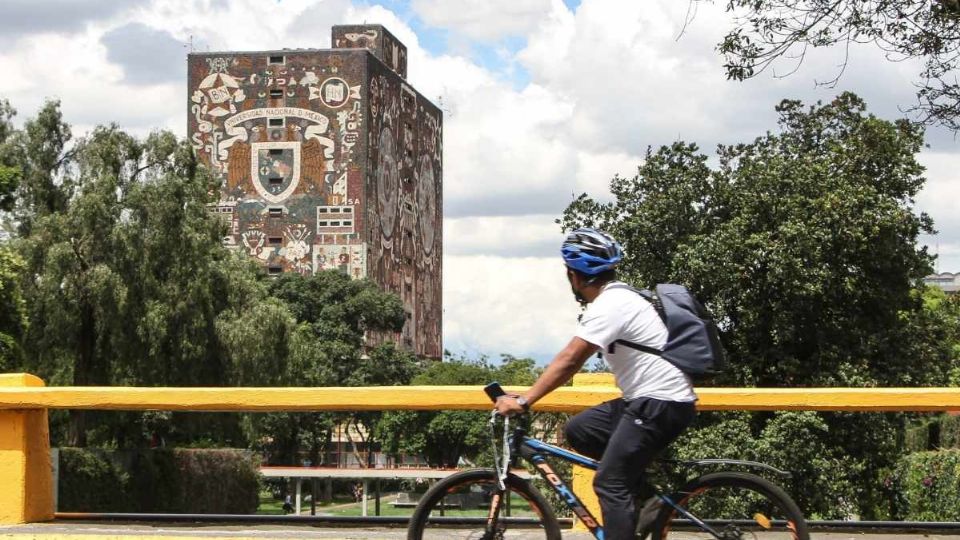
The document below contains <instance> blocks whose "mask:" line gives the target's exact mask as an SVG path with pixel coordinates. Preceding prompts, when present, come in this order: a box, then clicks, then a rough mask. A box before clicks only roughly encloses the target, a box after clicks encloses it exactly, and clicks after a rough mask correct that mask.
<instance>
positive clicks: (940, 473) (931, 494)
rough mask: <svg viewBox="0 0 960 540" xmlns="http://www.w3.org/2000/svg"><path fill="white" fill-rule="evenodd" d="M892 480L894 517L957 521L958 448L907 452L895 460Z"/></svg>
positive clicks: (959, 518) (959, 515)
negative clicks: (894, 501) (895, 495)
mask: <svg viewBox="0 0 960 540" xmlns="http://www.w3.org/2000/svg"><path fill="white" fill-rule="evenodd" d="M893 483H894V486H893V487H894V489H895V492H896V493H897V501H896V502H897V504H896V510H897V514H898V515H897V517H898V518H900V519H903V520H909V521H960V450H939V451H931V452H915V453H913V454H908V455H906V456H904V457H903V458H902V459H901V460H900V462H899V463H898V464H897V469H896V473H895V475H894V478H893Z"/></svg>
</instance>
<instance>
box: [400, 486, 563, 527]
mask: <svg viewBox="0 0 960 540" xmlns="http://www.w3.org/2000/svg"><path fill="white" fill-rule="evenodd" d="M507 487H508V489H507V491H506V492H505V493H504V492H500V491H499V490H498V486H497V484H496V482H495V481H494V478H493V475H492V474H491V475H486V476H483V477H479V475H474V476H472V477H469V476H468V477H465V478H464V479H463V480H462V481H459V482H451V483H449V484H448V485H445V486H443V490H442V493H439V492H434V493H428V494H427V495H424V497H425V499H422V500H421V508H419V509H418V515H417V516H415V521H417V522H418V523H417V527H416V530H417V531H418V533H417V534H419V535H420V536H416V538H420V539H430V540H434V539H436V540H441V539H443V540H448V539H450V540H457V539H462V540H467V539H469V540H480V539H488V540H501V539H503V540H511V539H515V540H521V539H522V540H541V539H548V538H554V537H552V536H551V535H550V534H548V532H547V530H546V529H545V528H544V526H543V516H542V510H541V509H540V505H541V504H542V503H541V502H539V501H537V500H535V499H536V497H535V496H534V495H532V494H531V492H530V491H529V487H527V485H526V484H523V485H511V483H509V482H508V485H507ZM550 519H553V518H552V516H551V517H550Z"/></svg>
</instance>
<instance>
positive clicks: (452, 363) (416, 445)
mask: <svg viewBox="0 0 960 540" xmlns="http://www.w3.org/2000/svg"><path fill="white" fill-rule="evenodd" d="M538 373H539V370H538V369H537V368H536V366H535V364H534V362H533V360H531V359H529V358H515V357H512V356H504V357H503V362H502V363H500V364H499V365H496V364H493V363H491V362H490V361H489V360H487V359H486V358H480V359H478V360H469V359H466V358H457V357H453V356H450V355H448V356H447V358H445V359H444V361H443V362H437V363H434V364H431V365H429V366H427V368H426V369H425V370H424V371H423V372H422V373H420V374H419V375H417V376H416V377H414V378H413V381H411V383H410V384H414V385H429V386H437V385H442V386H445V385H472V386H476V388H477V392H481V389H482V387H483V386H484V385H486V384H488V383H490V382H493V381H499V382H500V383H501V384H505V385H511V384H513V385H530V384H533V381H535V380H536V378H537V374H538ZM489 417H490V415H489V414H488V413H484V412H474V411H442V412H414V411H397V412H390V413H387V414H385V415H384V417H383V420H382V421H381V422H380V423H379V424H378V425H377V430H376V433H377V436H378V437H379V438H380V440H381V441H382V442H383V448H384V451H385V452H387V453H390V454H393V455H399V454H407V455H418V456H423V457H424V458H425V459H426V460H427V462H428V463H429V464H430V465H432V466H435V467H457V466H459V465H460V461H461V460H464V461H466V462H468V463H476V460H477V459H478V458H479V457H481V456H482V455H483V454H484V453H485V452H487V451H488V450H489V449H490V432H489V429H490V428H489V427H488V420H489Z"/></svg>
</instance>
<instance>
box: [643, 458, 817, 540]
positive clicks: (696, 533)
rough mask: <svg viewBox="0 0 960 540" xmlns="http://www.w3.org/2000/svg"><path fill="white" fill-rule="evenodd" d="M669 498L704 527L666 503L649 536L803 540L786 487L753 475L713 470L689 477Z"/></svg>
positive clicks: (801, 524) (806, 535) (659, 539)
mask: <svg viewBox="0 0 960 540" xmlns="http://www.w3.org/2000/svg"><path fill="white" fill-rule="evenodd" d="M670 498H671V500H672V501H674V502H675V503H677V505H678V506H680V507H681V508H683V509H685V510H686V511H687V512H689V513H690V514H693V516H695V517H697V518H699V519H701V520H703V521H704V522H706V524H707V525H708V526H709V527H711V528H712V529H713V531H714V532H715V533H717V534H712V533H710V532H708V531H705V530H704V529H703V528H701V527H699V526H697V525H696V524H694V523H693V522H692V521H691V520H690V519H688V517H687V516H684V515H683V514H682V512H679V511H678V510H677V509H675V508H673V507H672V506H670V505H664V506H663V508H661V510H660V512H659V514H658V515H657V519H656V521H655V522H654V525H653V527H652V532H653V540H665V539H668V538H669V539H670V540H681V539H682V540H701V539H703V540H706V539H708V538H709V539H713V538H720V539H721V540H743V539H749V540H781V539H783V540H809V538H810V534H809V532H808V531H807V522H806V520H804V518H803V514H802V513H801V512H800V509H799V508H798V507H797V504H796V503H795V502H793V499H791V498H790V496H789V495H787V494H786V492H784V491H783V489H781V488H780V487H778V486H777V485H775V484H773V483H771V482H770V481H768V480H766V479H764V478H761V477H759V476H756V475H753V474H749V473H739V472H719V473H711V474H705V475H703V476H701V477H699V478H695V479H694V480H692V481H690V482H689V483H688V484H687V485H685V486H684V487H683V488H682V489H681V490H680V491H678V492H677V493H675V494H673V495H671V497H670Z"/></svg>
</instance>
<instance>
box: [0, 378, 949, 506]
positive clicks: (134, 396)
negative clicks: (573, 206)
mask: <svg viewBox="0 0 960 540" xmlns="http://www.w3.org/2000/svg"><path fill="white" fill-rule="evenodd" d="M507 389H508V390H513V391H522V390H523V388H520V387H514V388H510V387H508V388H507ZM697 394H698V395H699V396H700V401H699V402H698V404H697V405H698V408H699V409H700V410H755V411H759V410H819V411H860V412H877V411H928V412H935V411H954V410H960V388H700V389H698V390H697ZM618 396H619V391H618V390H617V389H616V388H615V387H614V385H613V378H612V376H611V375H609V374H581V375H577V376H576V377H575V378H574V386H572V387H564V388H560V389H558V390H556V391H555V392H553V393H551V394H550V395H549V396H547V397H546V398H545V399H543V400H542V401H540V402H538V403H537V406H536V409H537V410H540V411H547V412H565V413H576V412H579V411H581V410H583V409H585V408H587V407H590V406H593V405H596V404H598V403H601V402H603V401H606V400H609V399H614V398H616V397H618ZM490 408H491V406H490V401H489V400H488V399H487V397H486V395H485V394H484V393H483V392H481V391H480V389H479V388H478V387H475V386H382V387H366V388H144V387H69V386H65V387H52V388H51V387H46V386H44V384H43V381H41V380H40V379H38V378H37V377H34V376H32V375H27V374H11V375H0V486H3V489H0V524H11V523H24V522H34V521H44V520H48V519H52V517H53V497H52V479H51V471H50V458H49V456H50V452H49V435H48V424H47V410H48V409H100V410H126V411H131V410H168V411H229V412H237V411H250V412H269V411H380V410H445V409H450V410H490ZM591 482H592V473H590V471H585V470H582V469H577V470H575V472H574V480H573V483H574V490H575V491H577V492H578V494H580V495H581V496H582V497H583V498H584V499H586V500H588V501H589V500H591V497H592V494H593V489H592V484H591ZM594 500H595V499H594ZM591 506H592V507H593V509H596V503H595V502H594V503H593V504H592V505H591Z"/></svg>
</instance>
